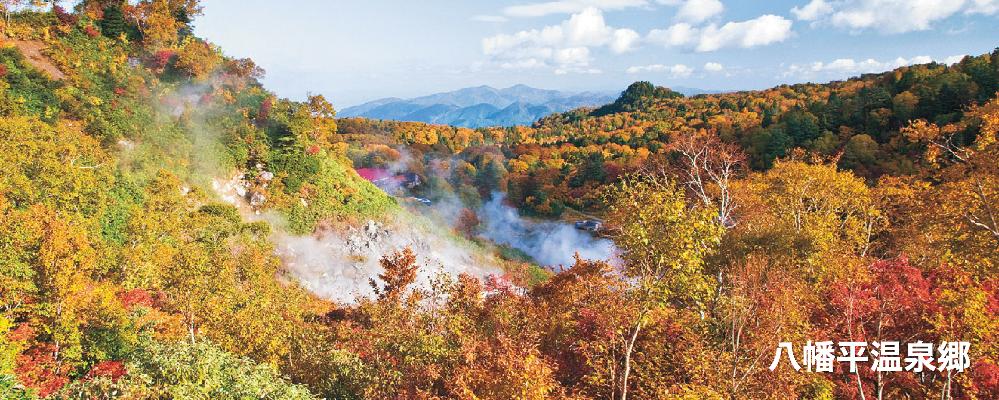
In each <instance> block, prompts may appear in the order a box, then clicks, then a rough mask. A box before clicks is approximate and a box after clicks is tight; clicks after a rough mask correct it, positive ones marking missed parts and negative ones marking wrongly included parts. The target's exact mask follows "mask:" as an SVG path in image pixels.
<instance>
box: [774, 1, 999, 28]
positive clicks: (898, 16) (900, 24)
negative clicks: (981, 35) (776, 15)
mask: <svg viewBox="0 0 999 400" xmlns="http://www.w3.org/2000/svg"><path fill="white" fill-rule="evenodd" d="M962 12H963V13H965V14H986V15H992V14H995V13H997V12H999V0H918V1H913V0H840V1H826V0H811V1H810V2H809V3H808V4H806V5H805V6H803V7H794V8H792V9H791V13H792V14H794V15H795V17H796V18H797V19H799V20H802V21H815V22H820V23H828V24H831V25H832V26H836V27H839V28H844V29H849V30H854V31H860V30H865V29H877V30H879V31H882V32H885V33H905V32H912V31H921V30H927V29H930V28H932V26H933V23H934V22H937V21H941V20H944V19H947V18H950V17H951V16H953V15H955V14H958V13H962Z"/></svg>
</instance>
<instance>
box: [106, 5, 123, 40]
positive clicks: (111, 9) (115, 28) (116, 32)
mask: <svg viewBox="0 0 999 400" xmlns="http://www.w3.org/2000/svg"><path fill="white" fill-rule="evenodd" d="M126 28H127V25H126V23H125V15H124V13H122V11H121V4H109V5H108V6H107V7H105V8H104V18H103V19H101V33H103V34H104V36H107V37H109V38H112V39H117V38H119V37H121V34H122V33H124V32H125V29H126Z"/></svg>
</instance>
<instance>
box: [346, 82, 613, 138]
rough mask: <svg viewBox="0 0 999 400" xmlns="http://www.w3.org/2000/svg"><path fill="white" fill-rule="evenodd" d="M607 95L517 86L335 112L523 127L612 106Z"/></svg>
mask: <svg viewBox="0 0 999 400" xmlns="http://www.w3.org/2000/svg"><path fill="white" fill-rule="evenodd" d="M616 97H617V93H613V92H605V93H601V92H563V91H558V90H549V89H538V88H534V87H530V86H527V85H524V84H517V85H513V86H510V87H508V88H504V89H497V88H494V87H492V86H489V85H481V86H476V87H468V88H462V89H457V90H453V91H449V92H443V93H435V94H431V95H427V96H420V97H415V98H411V99H396V98H389V99H379V100H374V101H370V102H367V103H364V104H361V105H358V106H354V107H348V108H346V109H343V110H342V111H340V113H339V115H340V116H342V117H366V118H375V119H393V120H400V121H416V122H427V123H438V124H450V125H457V126H465V127H472V128H477V127H483V126H494V125H502V126H509V125H529V124H531V123H533V122H534V121H536V120H538V119H539V118H541V117H544V116H546V115H548V114H551V113H556V112H563V111H568V110H571V109H574V108H579V107H593V106H599V105H603V104H606V103H610V102H612V101H614V99H615V98H616Z"/></svg>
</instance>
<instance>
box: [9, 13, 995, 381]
mask: <svg viewBox="0 0 999 400" xmlns="http://www.w3.org/2000/svg"><path fill="white" fill-rule="evenodd" d="M5 4H6V3H5ZM9 7H10V6H9V5H5V8H4V11H5V17H6V18H4V20H3V22H2V27H3V32H4V34H5V35H4V36H3V38H4V39H3V43H2V47H0V171H3V173H2V174H0V398H2V399H38V398H50V399H117V398H121V399H145V398H156V399H173V398H177V399H188V398H213V399H216V398H217V399H247V398H261V399H318V398H326V399H437V398H461V399H547V398H557V399H621V400H625V399H628V398H631V399H742V398H752V399H768V398H773V399H778V398H780V399H783V398H800V399H832V398H845V399H872V398H878V399H881V398H891V399H922V398H953V399H990V398H999V347H997V346H996V340H997V337H996V335H997V333H999V275H997V273H999V215H997V214H999V210H997V209H996V207H997V205H999V98H997V91H999V50H997V51H995V52H993V53H991V54H985V55H980V56H969V57H966V58H964V59H963V60H962V61H961V62H959V63H957V64H954V65H941V64H935V63H934V64H925V65H914V66H909V67H902V68H899V69H896V70H894V71H889V72H885V73H881V74H870V75H864V76H860V77H856V78H853V79H850V80H847V81H843V82H832V83H827V84H801V85H793V86H780V87H776V88H772V89H768V90H762V91H752V92H737V93H725V94H712V95H698V96H694V97H685V96H683V95H681V94H679V93H676V92H673V91H671V90H669V89H667V88H662V87H655V86H653V85H652V84H649V83H647V82H638V83H635V84H633V85H631V86H630V87H628V88H627V89H626V90H625V91H624V92H623V93H622V94H621V96H620V98H619V99H618V100H617V101H615V102H614V103H612V104H608V105H606V106H603V107H599V108H596V109H579V110H574V111H570V112H566V113H561V114H555V115H551V116H549V117H546V118H543V119H542V120H540V121H538V122H537V123H535V124H534V125H533V126H530V127H526V126H517V127H505V128H501V127H495V128H480V129H467V128H457V127H450V126H440V125H427V124H422V123H410V122H394V121H377V120H366V119H357V118H346V119H337V118H336V111H335V110H334V109H333V106H332V105H331V104H330V102H329V101H327V99H325V98H323V97H322V96H319V95H316V96H310V97H309V98H308V99H307V101H304V102H296V101H291V100H287V99H281V98H279V97H277V96H276V95H274V94H273V93H271V92H269V91H267V90H266V89H265V88H263V87H262V85H261V84H260V83H259V79H260V78H261V77H262V76H263V74H264V71H263V70H262V69H260V68H259V67H257V66H256V65H255V64H254V63H253V62H252V61H251V60H248V59H235V58H232V57H227V56H226V55H225V54H224V52H223V50H222V49H220V48H218V47H216V46H214V45H213V44H211V43H208V42H206V41H204V40H202V39H199V38H197V37H195V36H194V35H193V33H192V28H191V24H192V20H193V19H194V18H196V17H197V16H198V15H199V13H200V11H201V8H200V7H201V6H200V4H199V2H198V1H197V0H140V1H137V2H120V1H114V0H86V1H83V2H81V3H80V4H79V5H78V6H77V7H76V8H75V9H74V10H65V9H63V8H61V7H58V6H56V7H52V8H51V11H49V10H48V8H44V9H42V8H32V7H27V8H20V9H18V10H19V11H17V12H12V10H13V9H12V8H9ZM36 52H37V53H39V54H35V53H36ZM355 168H357V169H360V168H383V169H391V170H399V171H406V172H407V173H411V174H415V175H416V176H419V177H420V180H421V181H423V182H425V184H423V185H420V186H418V187H415V188H413V189H412V193H411V194H413V195H417V196H421V197H424V198H427V199H429V200H431V201H433V202H435V203H437V202H441V203H443V202H444V200H446V199H456V201H457V202H458V203H459V204H460V207H461V212H460V213H458V214H457V216H456V217H455V218H453V219H452V220H450V221H447V222H448V224H449V225H451V226H445V229H447V230H449V232H448V234H449V235H452V236H453V237H454V240H456V241H461V242H462V243H467V246H469V247H468V248H475V249H479V250H478V251H481V252H484V253H488V252H498V253H504V251H503V249H497V248H496V247H495V246H491V245H490V244H489V243H487V241H486V240H485V239H483V238H482V237H481V235H480V234H479V232H480V231H481V229H482V226H481V223H480V216H479V215H477V210H479V209H480V207H481V206H482V204H483V203H484V202H486V201H488V200H490V199H491V198H492V197H493V196H495V195H496V194H497V193H503V194H504V195H505V196H506V199H507V201H508V203H509V204H510V205H512V206H514V207H516V208H517V209H518V210H519V211H520V212H521V213H523V214H525V215H530V216H533V217H536V218H558V217H566V218H568V216H569V215H576V214H584V215H592V216H594V217H596V218H600V219H601V220H602V221H604V222H605V228H604V229H602V231H601V232H600V234H601V235H604V236H606V237H608V238H611V239H613V241H614V243H615V244H616V245H617V247H618V248H619V249H620V260H617V261H614V262H611V260H585V259H581V258H577V261H576V262H575V264H574V265H565V266H563V267H561V268H555V269H553V270H551V271H541V270H540V268H538V266H536V265H530V264H531V262H530V260H525V259H523V258H518V257H512V256H509V255H508V254H499V256H498V258H499V259H500V261H497V264H498V265H499V267H498V268H499V270H498V272H497V273H494V274H489V275H487V276H474V275H472V274H468V273H461V274H439V275H437V276H436V277H435V278H434V279H433V280H431V281H430V282H429V283H420V282H419V281H418V279H417V277H418V275H419V274H420V273H423V272H424V271H427V270H428V269H429V268H430V267H431V266H429V265H424V264H423V263H422V262H421V261H420V260H421V258H420V252H421V249H419V248H404V249H399V250H398V251H394V252H390V253H388V254H384V255H382V257H381V258H380V259H379V260H377V264H378V265H379V266H380V271H379V273H378V274H377V276H371V277H370V278H371V279H370V281H369V285H370V288H368V289H370V291H371V293H372V295H371V296H361V297H358V298H357V299H356V301H353V302H343V301H335V300H332V299H330V298H328V297H325V296H322V295H320V294H317V293H316V292H315V291H311V290H309V287H308V286H307V285H305V284H304V283H303V282H302V281H301V280H300V279H299V276H297V275H296V274H295V273H294V271H293V270H291V269H290V268H289V265H288V263H287V262H286V261H285V260H284V259H283V258H282V257H281V256H280V254H279V253H278V252H277V251H276V250H277V248H278V245H277V240H278V236H279V235H278V233H280V234H281V235H301V236H303V237H316V238H321V237H322V236H323V235H330V234H331V232H338V231H342V230H344V229H347V228H346V227H349V226H356V225H358V224H362V223H365V222H366V221H368V220H376V221H383V220H391V219H398V218H402V219H403V220H406V221H422V220H420V219H418V217H416V216H411V215H413V214H415V213H417V212H418V211H419V210H420V208H419V207H414V206H413V205H412V204H408V203H407V202H405V201H403V200H402V198H401V197H394V196H391V195H389V194H388V193H386V192H385V191H383V190H380V189H379V188H378V187H376V186H375V185H373V184H372V183H370V182H368V181H367V180H365V179H364V178H362V177H361V176H359V175H358V174H357V173H356V172H355ZM234 177H235V178H234ZM230 179H236V180H237V181H239V182H240V187H241V188H242V189H241V190H239V191H237V192H236V194H235V197H238V199H236V200H237V201H235V202H227V201H225V200H224V198H225V197H226V196H231V194H230V193H228V192H226V191H225V190H221V189H220V187H222V186H224V185H220V182H225V181H229V180H230ZM423 223H424V224H428V223H426V222H423ZM448 224H445V225H448ZM429 225H432V224H429ZM424 250H426V249H424ZM483 257H485V256H483ZM490 259H491V258H490ZM826 340H831V341H834V342H853V341H858V342H866V343H872V344H873V343H874V342H878V343H881V342H889V341H898V342H902V343H910V344H911V343H915V342H917V341H922V342H926V343H932V344H936V345H940V346H941V347H940V351H936V349H934V351H932V352H931V355H939V356H940V357H941V358H943V357H944V355H945V354H944V352H943V351H942V350H943V343H944V342H959V341H960V342H968V343H969V344H970V347H969V349H968V360H967V365H965V363H964V362H963V360H958V361H957V362H955V363H952V364H950V365H949V367H948V366H947V364H933V365H939V366H940V368H939V369H937V368H926V369H914V370H913V369H911V368H905V369H903V370H901V371H896V372H890V371H880V370H874V369H871V368H869V367H868V366H867V365H868V364H861V368H859V369H855V370H852V371H851V370H850V369H849V368H848V363H839V362H837V363H836V366H835V369H834V370H833V371H832V372H810V371H811V370H810V369H809V370H808V371H806V370H801V371H798V370H796V369H793V368H792V367H791V365H790V364H789V363H787V360H786V358H785V359H784V361H783V362H781V363H779V365H775V367H774V368H768V366H770V365H771V362H772V361H773V360H774V358H775V357H774V355H775V350H777V349H778V348H779V347H778V346H779V343H781V342H790V343H793V344H794V349H795V354H797V355H798V356H800V355H801V353H800V352H799V350H801V346H803V345H805V344H806V343H811V342H820V341H826ZM904 346H905V345H904V344H903V350H902V356H903V357H904V356H905V355H906V353H905V349H904ZM837 354H838V349H837ZM871 355H872V356H873V354H871ZM799 359H800V357H799ZM923 361H925V360H923ZM907 362H908V361H907ZM915 362H917V363H919V362H921V361H920V360H918V359H917V360H915Z"/></svg>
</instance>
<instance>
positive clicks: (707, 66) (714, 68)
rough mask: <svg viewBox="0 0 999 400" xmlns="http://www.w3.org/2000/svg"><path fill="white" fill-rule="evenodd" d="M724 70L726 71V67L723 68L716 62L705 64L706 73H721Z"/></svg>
mask: <svg viewBox="0 0 999 400" xmlns="http://www.w3.org/2000/svg"><path fill="white" fill-rule="evenodd" d="M724 69H725V66H723V65H721V64H719V63H716V62H709V63H705V64H704V70H705V71H709V72H719V71H722V70H724Z"/></svg>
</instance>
